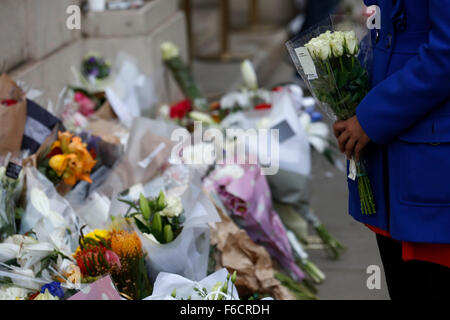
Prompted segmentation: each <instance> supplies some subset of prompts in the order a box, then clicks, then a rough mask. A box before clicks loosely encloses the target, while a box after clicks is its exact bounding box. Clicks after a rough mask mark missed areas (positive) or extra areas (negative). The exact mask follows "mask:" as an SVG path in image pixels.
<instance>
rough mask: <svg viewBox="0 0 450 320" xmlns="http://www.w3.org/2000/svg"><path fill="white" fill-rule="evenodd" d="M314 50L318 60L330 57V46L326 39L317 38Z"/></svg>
mask: <svg viewBox="0 0 450 320" xmlns="http://www.w3.org/2000/svg"><path fill="white" fill-rule="evenodd" d="M316 52H317V55H318V57H319V58H320V60H322V61H325V60H327V59H329V58H330V57H331V47H330V42H329V41H328V40H319V41H317V43H316Z"/></svg>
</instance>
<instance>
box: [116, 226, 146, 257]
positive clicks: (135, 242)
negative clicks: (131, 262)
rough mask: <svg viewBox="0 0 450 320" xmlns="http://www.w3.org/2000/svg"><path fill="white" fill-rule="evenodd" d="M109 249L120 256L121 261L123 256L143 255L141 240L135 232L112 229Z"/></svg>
mask: <svg viewBox="0 0 450 320" xmlns="http://www.w3.org/2000/svg"><path fill="white" fill-rule="evenodd" d="M111 249H112V251H114V252H115V253H116V254H117V255H118V256H119V257H120V259H121V262H122V259H123V258H127V257H132V256H136V255H137V256H142V255H143V253H142V244H141V240H140V239H139V236H138V235H137V233H136V232H133V233H131V232H127V231H123V230H119V231H113V232H112V233H111Z"/></svg>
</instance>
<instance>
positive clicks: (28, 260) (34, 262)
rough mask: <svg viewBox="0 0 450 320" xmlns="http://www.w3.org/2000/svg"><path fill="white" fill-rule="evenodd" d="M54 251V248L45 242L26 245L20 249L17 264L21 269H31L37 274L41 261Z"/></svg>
mask: <svg viewBox="0 0 450 320" xmlns="http://www.w3.org/2000/svg"><path fill="white" fill-rule="evenodd" d="M54 250H55V247H54V246H53V245H51V244H50V243H47V242H44V243H37V244H31V245H26V246H23V247H22V248H21V249H20V252H19V255H18V257H17V262H18V263H19V265H20V266H21V268H22V269H32V270H33V271H34V272H37V271H39V269H40V267H41V263H40V262H41V260H42V259H43V258H45V257H46V256H48V255H49V254H51V253H52V252H53V251H54Z"/></svg>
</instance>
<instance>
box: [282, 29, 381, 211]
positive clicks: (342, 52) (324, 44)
mask: <svg viewBox="0 0 450 320" xmlns="http://www.w3.org/2000/svg"><path fill="white" fill-rule="evenodd" d="M313 33H317V32H316V31H313ZM288 48H289V51H290V53H291V56H292V58H293V60H294V62H295V63H296V66H297V70H298V71H299V73H300V75H301V76H302V77H303V79H304V80H305V82H306V83H307V84H308V86H309V88H310V90H311V92H312V93H313V95H314V96H315V98H316V99H317V100H318V101H319V104H320V105H322V106H323V107H325V110H326V111H329V112H328V113H329V115H331V117H332V118H334V119H338V120H347V119H349V118H350V117H352V116H354V115H355V114H356V107H357V106H358V104H359V103H360V102H361V100H362V99H363V98H364V97H365V95H366V94H367V93H368V91H369V89H370V81H369V75H368V72H367V70H366V69H365V68H364V67H363V64H362V63H361V62H360V60H359V59H358V54H365V55H367V52H365V51H364V50H360V47H359V42H358V38H357V37H356V34H355V32H354V31H353V30H352V31H346V32H343V31H333V32H332V31H330V30H327V31H326V32H323V33H321V34H320V35H319V36H317V37H311V36H309V35H306V36H303V37H302V36H301V38H300V39H294V40H291V41H290V42H289V43H288ZM349 177H350V178H351V179H353V180H354V179H355V178H356V177H357V178H358V191H359V196H360V200H361V210H362V212H363V213H364V214H373V213H375V202H374V199H373V193H372V189H371V186H370V181H369V178H368V176H367V173H366V172H365V169H364V166H363V162H361V161H358V162H356V161H355V159H354V157H353V158H352V160H351V161H350V175H349Z"/></svg>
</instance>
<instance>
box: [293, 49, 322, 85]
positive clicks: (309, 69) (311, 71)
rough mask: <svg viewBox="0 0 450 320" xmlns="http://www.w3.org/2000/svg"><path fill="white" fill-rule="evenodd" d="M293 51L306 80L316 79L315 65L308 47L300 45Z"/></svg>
mask: <svg viewBox="0 0 450 320" xmlns="http://www.w3.org/2000/svg"><path fill="white" fill-rule="evenodd" d="M295 53H296V54H297V57H298V60H299V61H300V64H301V65H302V68H303V71H304V72H305V74H306V76H307V77H308V80H314V79H317V78H318V77H317V70H316V66H315V65H314V61H313V60H312V58H311V55H310V54H309V51H308V49H307V48H306V47H300V48H297V49H295Z"/></svg>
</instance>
